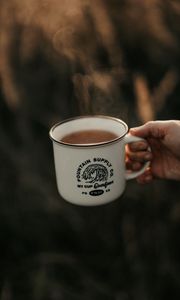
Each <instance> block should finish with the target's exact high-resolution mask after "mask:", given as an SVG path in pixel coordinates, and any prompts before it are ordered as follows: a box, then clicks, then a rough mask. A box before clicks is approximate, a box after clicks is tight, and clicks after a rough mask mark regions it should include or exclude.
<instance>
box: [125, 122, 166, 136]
mask: <svg viewBox="0 0 180 300" xmlns="http://www.w3.org/2000/svg"><path fill="white" fill-rule="evenodd" d="M166 125H167V124H166V122H164V121H150V122H147V123H146V124H144V125H142V126H139V127H134V128H131V129H130V131H129V132H130V134H132V135H136V136H139V137H142V138H149V137H153V138H163V137H164V136H165V132H166V130H165V129H166Z"/></svg>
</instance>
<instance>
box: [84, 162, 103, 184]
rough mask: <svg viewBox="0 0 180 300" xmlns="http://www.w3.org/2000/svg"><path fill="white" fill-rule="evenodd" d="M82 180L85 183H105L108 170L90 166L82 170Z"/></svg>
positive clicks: (93, 165)
mask: <svg viewBox="0 0 180 300" xmlns="http://www.w3.org/2000/svg"><path fill="white" fill-rule="evenodd" d="M82 178H83V179H84V180H86V182H87V183H94V182H97V181H107V180H108V170H107V167H105V166H103V165H100V164H91V165H89V166H88V167H86V169H85V170H84V172H83V174H82Z"/></svg>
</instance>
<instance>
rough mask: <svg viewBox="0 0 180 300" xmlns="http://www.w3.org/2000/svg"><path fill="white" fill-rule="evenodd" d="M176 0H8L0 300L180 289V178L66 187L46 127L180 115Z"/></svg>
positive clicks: (1, 71)
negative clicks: (112, 190) (109, 193)
mask: <svg viewBox="0 0 180 300" xmlns="http://www.w3.org/2000/svg"><path fill="white" fill-rule="evenodd" d="M179 48H180V1H179V0H151V1H148V0H126V1H125V0H122V1H118V0H111V1H108V0H104V1H103V0H60V1H58V0H51V1H50V0H36V1H35V0H8V1H7V0H0V300H16V299H18V300H21V299H22V300H24V299H26V300H28V299H29V300H46V299H47V300H61V299H62V300H81V299H83V300H96V299H97V300H100V299H102V300H166V299H168V300H169V299H172V300H176V299H179V298H180V238H179V236H180V235H179V234H180V202H179V200H180V184H179V183H178V182H173V181H172V182H171V181H164V180H161V181H160V180H157V181H154V182H153V183H151V184H149V185H147V186H140V185H138V184H137V183H136V182H135V181H131V182H128V184H127V189H126V192H125V194H124V195H123V197H121V199H118V200H117V201H115V202H112V203H110V204H108V205H104V206H101V207H91V208H87V207H80V206H73V205H71V204H69V203H67V202H65V201H64V200H63V199H61V197H60V196H59V195H58V192H57V189H56V182H55V172H54V162H53V152H52V145H51V141H50V139H49V135H48V134H49V129H50V127H51V126H52V125H53V124H54V123H56V122H57V121H61V120H64V119H65V118H68V117H73V116H77V115H84V114H108V115H111V116H115V117H119V118H122V119H123V120H124V121H126V122H127V123H128V124H129V127H132V126H137V125H140V124H143V123H145V122H147V121H149V120H157V119H161V120H166V119H180V78H179V75H180V51H179Z"/></svg>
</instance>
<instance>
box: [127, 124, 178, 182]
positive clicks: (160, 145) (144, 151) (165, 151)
mask: <svg viewBox="0 0 180 300" xmlns="http://www.w3.org/2000/svg"><path fill="white" fill-rule="evenodd" d="M130 134H132V135H135V136H139V137H142V138H145V139H146V140H147V143H146V142H139V143H132V144H130V145H129V146H128V149H127V167H128V168H130V169H132V170H138V169H140V168H141V167H142V164H143V163H144V162H145V161H147V160H149V161H151V164H150V167H149V168H148V169H147V170H146V171H145V172H144V173H143V174H142V175H140V176H139V177H138V178H137V181H138V182H139V183H147V182H150V181H151V180H152V179H153V178H162V179H174V180H180V121H174V120H172V121H171V120H170V121H151V122H148V123H146V124H145V125H143V126H140V127H136V128H132V129H130ZM148 145H149V146H150V148H151V152H149V151H148Z"/></svg>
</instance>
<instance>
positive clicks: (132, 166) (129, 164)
mask: <svg viewBox="0 0 180 300" xmlns="http://www.w3.org/2000/svg"><path fill="white" fill-rule="evenodd" d="M141 168H142V164H141V163H140V162H137V161H131V160H128V161H126V169H127V170H132V171H139V170H140V169H141Z"/></svg>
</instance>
